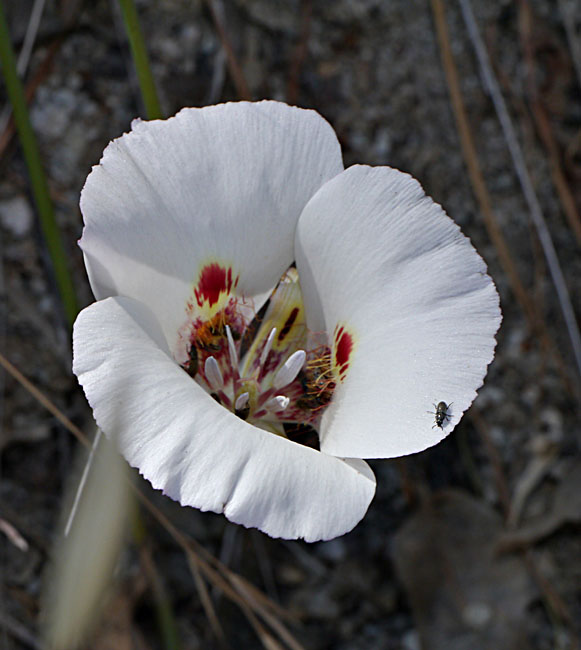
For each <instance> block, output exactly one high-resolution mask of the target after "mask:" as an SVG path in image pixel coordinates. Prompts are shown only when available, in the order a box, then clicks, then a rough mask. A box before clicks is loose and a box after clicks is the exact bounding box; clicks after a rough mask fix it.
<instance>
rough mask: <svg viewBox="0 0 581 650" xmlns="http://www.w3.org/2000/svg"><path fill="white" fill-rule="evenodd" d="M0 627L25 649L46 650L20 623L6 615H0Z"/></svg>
mask: <svg viewBox="0 0 581 650" xmlns="http://www.w3.org/2000/svg"><path fill="white" fill-rule="evenodd" d="M0 627H3V628H4V629H5V630H7V631H8V633H9V634H10V635H11V636H13V637H14V638H15V639H17V640H18V641H19V642H20V643H22V644H23V645H25V646H26V647H27V648H32V649H33V650H46V648H44V646H43V645H42V644H41V643H40V641H39V640H38V639H37V638H36V637H35V636H33V635H32V634H31V633H30V632H29V631H28V630H27V629H26V628H25V627H24V625H22V623H19V622H18V621H16V620H14V619H13V618H12V617H11V616H9V615H8V614H6V613H2V614H0Z"/></svg>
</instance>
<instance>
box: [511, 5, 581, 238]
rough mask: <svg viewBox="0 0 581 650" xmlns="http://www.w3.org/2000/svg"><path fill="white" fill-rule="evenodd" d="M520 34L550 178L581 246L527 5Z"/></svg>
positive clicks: (576, 214) (579, 225) (579, 223)
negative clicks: (542, 86)
mask: <svg viewBox="0 0 581 650" xmlns="http://www.w3.org/2000/svg"><path fill="white" fill-rule="evenodd" d="M519 8H520V10H519V32H520V37H521V42H522V49H523V54H524V60H525V65H526V77H527V86H528V95H529V98H530V107H531V111H532V114H533V117H534V120H535V124H536V127H537V132H538V134H539V137H540V139H541V141H542V143H543V146H544V147H545V149H546V151H547V155H548V156H549V162H550V168H551V176H552V178H553V184H554V186H555V188H556V190H557V193H558V195H559V199H560V200H561V205H562V206H563V212H564V213H565V216H566V217H567V221H568V222H569V225H570V227H571V230H572V231H573V232H574V233H575V238H576V239H577V243H578V244H581V215H579V212H578V210H577V206H576V205H575V199H574V198H573V194H572V192H571V189H570V188H569V184H568V183H567V179H566V178H565V174H564V173H563V168H562V166H561V153H560V151H559V146H558V145H557V141H556V139H555V136H554V135H553V130H552V128H551V123H550V121H549V117H548V115H547V111H546V109H545V106H544V105H543V102H542V100H541V95H540V92H539V88H538V87H537V74H536V71H535V55H534V48H533V43H532V12H531V8H530V5H529V4H528V2H523V1H522V0H521V2H520V3H519Z"/></svg>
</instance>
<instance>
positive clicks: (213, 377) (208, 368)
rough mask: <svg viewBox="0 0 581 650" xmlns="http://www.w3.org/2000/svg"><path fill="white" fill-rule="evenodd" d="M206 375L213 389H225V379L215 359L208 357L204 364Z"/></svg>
mask: <svg viewBox="0 0 581 650" xmlns="http://www.w3.org/2000/svg"><path fill="white" fill-rule="evenodd" d="M204 373H205V375H206V379H207V380H208V382H209V384H210V385H211V386H212V387H213V388H218V389H220V388H224V378H223V377H222V372H221V371H220V366H219V365H218V362H217V361H216V359H215V358H214V357H208V358H207V359H206V363H205V364H204Z"/></svg>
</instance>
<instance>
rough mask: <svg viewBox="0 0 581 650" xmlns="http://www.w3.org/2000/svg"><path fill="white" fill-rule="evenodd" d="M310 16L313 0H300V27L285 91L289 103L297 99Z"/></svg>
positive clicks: (305, 52) (309, 29)
mask: <svg viewBox="0 0 581 650" xmlns="http://www.w3.org/2000/svg"><path fill="white" fill-rule="evenodd" d="M312 16H313V0H301V29H300V35H299V40H298V42H297V44H296V47H295V50H294V53H293V56H292V60H291V65H290V72H289V79H288V84H287V92H286V99H287V102H288V103H289V104H296V103H297V101H298V99H299V86H300V77H301V68H302V67H303V63H304V61H305V58H306V57H307V51H308V43H309V34H310V32H311V19H312Z"/></svg>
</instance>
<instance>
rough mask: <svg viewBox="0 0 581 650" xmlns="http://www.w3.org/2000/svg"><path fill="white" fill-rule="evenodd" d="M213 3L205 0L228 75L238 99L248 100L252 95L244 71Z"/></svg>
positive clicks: (213, 0) (214, 1) (211, 0)
mask: <svg viewBox="0 0 581 650" xmlns="http://www.w3.org/2000/svg"><path fill="white" fill-rule="evenodd" d="M215 3H216V0H206V5H207V7H208V9H209V11H210V15H211V16H212V21H213V22H214V27H215V28H216V32H217V33H218V38H219V39H220V43H222V48H223V49H224V52H225V54H226V61H227V63H228V70H229V71H230V76H231V77H232V81H233V82H234V85H235V86H236V92H237V93H238V97H239V98H240V99H245V100H248V101H250V100H251V99H252V96H251V95H250V90H249V88H248V84H247V83H246V79H245V77H244V73H243V72H242V68H241V67H240V64H239V63H238V59H237V58H236V54H234V48H233V47H232V43H231V42H230V38H229V37H228V34H227V33H226V30H225V29H224V25H223V24H222V20H221V18H220V16H219V14H218V10H217V9H216V5H215Z"/></svg>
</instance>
